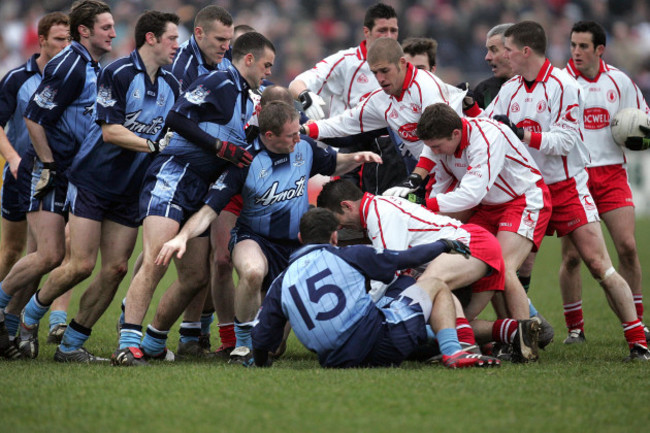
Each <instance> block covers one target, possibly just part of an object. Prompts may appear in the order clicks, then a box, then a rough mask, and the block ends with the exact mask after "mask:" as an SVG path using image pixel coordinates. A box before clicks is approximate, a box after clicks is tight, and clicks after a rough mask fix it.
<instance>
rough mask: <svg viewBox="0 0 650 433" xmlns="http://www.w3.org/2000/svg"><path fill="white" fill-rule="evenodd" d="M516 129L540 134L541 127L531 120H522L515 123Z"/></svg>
mask: <svg viewBox="0 0 650 433" xmlns="http://www.w3.org/2000/svg"><path fill="white" fill-rule="evenodd" d="M517 127H518V128H524V129H525V130H526V131H530V132H542V126H541V125H540V124H539V123H537V122H535V121H534V120H532V119H524V120H522V121H521V122H519V123H517Z"/></svg>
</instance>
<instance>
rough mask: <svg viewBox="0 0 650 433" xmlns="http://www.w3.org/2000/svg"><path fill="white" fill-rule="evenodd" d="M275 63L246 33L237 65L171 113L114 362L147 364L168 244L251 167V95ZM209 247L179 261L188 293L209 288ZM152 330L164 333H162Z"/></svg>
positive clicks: (197, 245)
mask: <svg viewBox="0 0 650 433" xmlns="http://www.w3.org/2000/svg"><path fill="white" fill-rule="evenodd" d="M274 59H275V47H274V46H273V44H272V43H271V41H269V40H268V39H267V38H266V37H264V36H263V35H261V34H259V33H255V32H251V33H247V34H245V35H242V36H241V37H239V39H237V41H236V43H235V45H234V46H233V64H232V67H230V68H228V69H227V70H225V71H213V72H211V73H209V74H207V75H203V76H201V77H199V78H198V79H197V80H196V81H194V83H192V85H191V86H190V87H189V88H188V89H187V90H186V91H185V93H184V94H183V95H182V97H181V98H179V100H178V101H177V102H176V104H175V105H174V107H173V108H172V110H171V111H170V112H169V114H168V115H167V126H169V127H170V128H171V129H172V130H173V131H174V134H173V137H172V138H171V140H170V142H169V145H168V146H167V147H166V148H165V150H164V151H163V152H161V153H160V154H158V155H157V156H156V157H155V158H154V161H153V162H152V163H151V165H150V166H149V169H148V170H147V174H146V175H145V179H144V182H143V187H142V192H141V195H140V216H141V217H142V218H144V221H143V261H142V266H141V268H140V270H139V271H138V273H137V274H136V275H135V277H134V278H133V280H132V281H131V285H130V286H129V290H128V291H127V295H126V305H125V312H124V317H125V322H124V324H123V325H122V327H121V330H120V342H119V348H118V349H117V350H116V351H115V353H114V354H113V358H112V361H113V364H115V365H138V364H143V363H145V362H146V361H145V360H144V354H143V353H142V351H141V350H140V340H141V339H142V321H143V319H144V315H145V313H146V312H147V309H148V308H149V304H150V302H151V298H152V296H153V292H154V290H155V289H156V287H157V285H158V282H159V281H160V279H161V278H162V277H163V275H164V274H165V272H166V270H167V267H162V266H156V264H155V263H154V260H155V259H156V256H157V255H158V253H159V251H160V248H161V247H162V245H163V244H164V243H165V242H166V241H168V240H169V239H171V238H173V237H174V236H175V235H176V234H177V233H178V230H179V228H180V226H181V224H182V223H183V222H184V221H185V220H187V218H189V217H190V215H192V214H193V213H194V212H196V211H197V210H198V209H199V208H200V207H201V205H202V204H203V198H204V196H205V194H206V192H207V191H208V188H209V186H210V184H211V183H212V182H214V181H215V180H216V179H217V178H218V177H219V175H220V174H221V173H222V172H223V171H224V170H225V169H226V168H227V167H228V166H229V165H230V164H236V165H239V166H244V165H248V164H250V161H251V159H252V156H251V155H250V154H249V153H248V152H247V151H246V150H245V149H244V147H242V146H247V143H246V141H245V140H246V137H245V135H244V125H245V123H246V122H247V121H248V119H249V118H250V117H251V115H252V114H253V101H252V100H251V99H250V95H249V90H251V89H257V88H258V87H259V86H260V85H261V84H262V80H263V79H264V78H266V77H268V76H269V75H270V74H271V67H272V66H273V61H274ZM208 247H209V244H208V239H207V237H205V236H203V237H199V238H197V239H193V240H192V242H191V243H190V245H188V253H187V254H186V255H185V256H184V257H183V259H180V260H177V261H176V270H177V272H178V278H179V283H180V284H179V285H176V286H177V287H179V288H181V289H182V290H183V291H184V292H187V293H191V294H192V295H195V294H196V292H197V291H198V290H199V289H202V288H204V287H205V285H206V284H207V283H208V281H209V272H208ZM185 306H186V305H183V306H182V307H183V308H184V307H185ZM148 332H149V330H148ZM151 332H152V333H154V334H156V330H155V329H153V330H151ZM158 334H159V333H158ZM158 334H156V335H158Z"/></svg>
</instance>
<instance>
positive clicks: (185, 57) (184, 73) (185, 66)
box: [165, 35, 232, 91]
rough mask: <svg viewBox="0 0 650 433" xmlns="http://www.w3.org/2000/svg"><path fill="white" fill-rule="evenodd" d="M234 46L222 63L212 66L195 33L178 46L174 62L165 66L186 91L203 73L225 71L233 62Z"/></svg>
mask: <svg viewBox="0 0 650 433" xmlns="http://www.w3.org/2000/svg"><path fill="white" fill-rule="evenodd" d="M231 59H232V47H231V48H229V49H228V51H227V52H226V55H225V57H224V58H223V59H222V60H221V63H219V64H217V65H216V66H211V65H209V64H207V63H206V62H205V59H204V58H203V53H202V52H201V49H200V48H199V46H198V44H197V43H196V39H195V38H194V35H192V36H191V37H190V38H189V39H188V40H187V41H185V42H184V43H183V44H181V46H180V47H179V48H178V51H177V52H176V57H175V58H174V62H173V63H172V64H171V65H170V66H167V67H165V69H167V70H169V71H171V73H172V74H174V76H175V77H176V78H177V79H178V81H179V82H180V83H181V90H182V91H185V90H187V89H188V87H190V84H192V83H193V82H194V80H196V79H197V78H198V77H200V76H201V75H205V74H209V73H210V72H212V71H216V70H219V71H225V70H226V69H228V68H229V67H230V65H231V64H232V61H231Z"/></svg>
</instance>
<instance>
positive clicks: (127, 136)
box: [102, 123, 151, 153]
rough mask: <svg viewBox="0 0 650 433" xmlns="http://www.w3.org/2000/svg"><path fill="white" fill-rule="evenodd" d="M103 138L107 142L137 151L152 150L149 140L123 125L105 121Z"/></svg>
mask: <svg viewBox="0 0 650 433" xmlns="http://www.w3.org/2000/svg"><path fill="white" fill-rule="evenodd" d="M102 138H103V139H104V141H105V142H106V143H111V144H114V145H116V146H120V147H123V148H125V149H128V150H133V151H135V152H147V153H148V152H151V150H150V149H149V145H148V144H147V140H146V139H145V138H142V137H139V136H137V135H135V134H134V133H133V132H131V131H129V130H128V129H126V128H125V127H124V126H123V125H119V124H116V123H105V124H103V125H102Z"/></svg>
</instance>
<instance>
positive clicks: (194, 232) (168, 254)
mask: <svg viewBox="0 0 650 433" xmlns="http://www.w3.org/2000/svg"><path fill="white" fill-rule="evenodd" d="M216 218H217V213H216V212H215V211H214V210H213V209H212V208H211V207H210V206H208V205H203V206H202V207H201V209H199V211H198V212H196V213H195V214H194V215H192V216H191V217H190V219H189V220H187V222H186V223H185V225H184V226H183V228H182V229H181V231H180V232H178V234H177V235H176V236H175V237H174V238H172V239H170V240H169V241H167V242H165V244H164V245H163V246H162V248H161V249H160V253H158V257H156V262H155V263H156V264H157V265H161V266H167V265H169V262H170V261H171V259H172V257H173V256H174V254H176V257H177V258H179V259H180V258H182V257H183V255H184V254H185V249H186V247H187V241H189V240H190V239H192V238H195V237H197V236H198V235H200V234H201V233H203V232H204V231H206V230H207V229H208V227H209V226H210V223H211V222H212V221H214V220H215V219H216Z"/></svg>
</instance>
